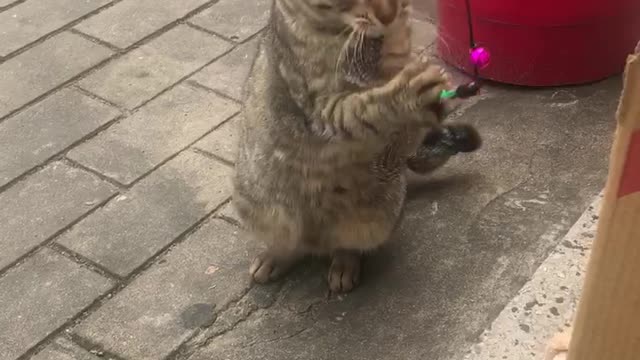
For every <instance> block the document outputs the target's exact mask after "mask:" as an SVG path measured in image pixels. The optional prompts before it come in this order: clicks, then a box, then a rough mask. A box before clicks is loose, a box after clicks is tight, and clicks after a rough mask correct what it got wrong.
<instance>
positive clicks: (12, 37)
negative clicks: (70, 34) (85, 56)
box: [0, 0, 111, 56]
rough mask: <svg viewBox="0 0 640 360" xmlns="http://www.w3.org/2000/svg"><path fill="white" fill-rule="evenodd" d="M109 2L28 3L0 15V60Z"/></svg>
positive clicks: (31, 0)
mask: <svg viewBox="0 0 640 360" xmlns="http://www.w3.org/2000/svg"><path fill="white" fill-rule="evenodd" d="M110 2H111V0H80V1H78V0H56V1H52V0H29V1H27V2H23V3H22V4H19V5H17V6H15V7H13V8H11V9H10V10H7V11H5V12H2V13H0V56H5V55H7V54H10V53H12V52H14V51H16V50H18V49H20V48H22V47H24V46H25V45H28V44H30V43H32V42H34V41H36V40H38V39H39V38H41V37H43V36H45V35H47V34H48V33H50V32H52V31H55V30H57V29H59V28H61V27H63V26H64V25H66V24H68V23H70V22H72V21H74V20H76V19H78V18H80V17H82V16H83V15H86V14H88V13H90V12H91V11H93V10H96V9H98V8H100V7H101V6H104V5H106V4H109V3H110ZM0 6H2V4H1V3H0Z"/></svg>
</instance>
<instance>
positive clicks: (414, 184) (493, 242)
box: [190, 78, 621, 360]
mask: <svg viewBox="0 0 640 360" xmlns="http://www.w3.org/2000/svg"><path fill="white" fill-rule="evenodd" d="M620 84H621V82H620V79H619V78H615V79H611V80H608V81H605V82H601V83H598V84H596V85H589V86H582V87H574V88H568V89H544V90H528V89H514V88H491V89H488V90H487V91H488V95H487V96H486V98H485V99H484V100H480V101H478V102H477V103H476V104H475V105H473V106H471V107H470V108H469V109H467V110H466V112H465V113H464V115H463V116H462V118H461V119H460V121H464V122H468V123H472V124H475V125H476V126H477V127H478V128H479V130H480V132H481V134H483V136H484V138H485V143H484V144H485V145H484V148H483V149H482V150H481V151H479V152H477V153H474V154H469V155H466V156H461V157H458V158H456V159H453V160H452V161H451V162H450V164H448V165H447V167H445V168H443V169H442V171H439V172H437V173H435V174H433V175H432V176H430V177H428V178H418V177H413V178H412V179H411V181H410V186H409V199H408V202H407V206H406V211H405V217H404V219H403V221H402V223H401V224H400V226H399V228H398V230H397V232H396V234H395V236H394V240H395V241H394V242H393V243H392V244H389V246H388V247H386V248H384V249H382V250H381V251H380V252H378V253H376V254H373V255H372V256H371V257H369V258H368V259H367V260H366V262H365V264H364V270H363V275H362V276H363V277H362V285H361V287H360V288H358V289H357V290H356V291H355V292H354V293H352V294H350V295H347V296H343V297H334V298H332V299H331V300H329V301H327V299H326V292H325V291H326V282H325V274H326V263H325V262H320V265H314V263H311V264H309V263H307V264H306V266H304V265H301V266H300V267H299V268H298V269H297V270H295V271H293V273H292V274H291V275H290V276H289V277H287V278H286V279H285V280H284V282H283V286H284V288H283V290H282V291H281V292H280V295H278V300H277V301H276V303H275V305H273V306H272V307H270V308H267V309H263V310H260V311H254V312H243V311H242V308H237V307H233V308H230V309H229V312H230V313H233V312H239V313H242V314H244V315H243V316H241V317H240V319H238V320H236V323H235V325H232V326H230V327H228V328H227V330H226V331H213V332H209V333H208V334H207V335H208V336H206V337H204V338H203V339H201V340H202V341H200V342H199V343H198V344H196V345H194V348H195V349H198V350H197V351H196V352H195V353H194V354H193V355H192V357H191V358H190V360H204V359H243V360H253V359H255V360H257V359H280V358H292V357H293V354H295V358H296V359H301V360H304V359H309V360H311V359H313V360H324V359H327V360H329V359H332V360H347V359H348V360H360V359H363V360H364V359H379V360H392V359H393V360H397V359H399V358H401V359H410V360H413V359H415V360H418V359H432V360H449V359H456V358H459V357H462V356H464V355H465V354H466V353H467V351H468V349H469V348H470V347H471V346H472V345H473V344H475V343H476V341H477V338H478V337H479V335H480V334H481V333H482V332H483V331H484V330H485V329H486V328H487V327H488V326H489V324H491V322H492V321H493V319H495V317H496V316H498V314H499V313H500V312H501V311H502V309H503V308H504V306H505V305H506V304H507V303H508V302H509V301H510V300H511V299H512V298H513V297H514V296H515V295H516V294H517V292H518V291H519V290H520V289H521V288H522V286H523V285H524V284H525V283H526V282H527V281H528V280H529V279H530V278H531V276H532V275H533V274H534V272H535V271H536V269H537V268H538V266H539V265H540V264H541V263H542V261H543V260H544V259H545V258H546V257H547V255H548V254H549V253H550V252H552V251H553V249H555V248H556V246H557V245H558V244H559V243H560V242H561V241H562V239H563V237H564V235H565V233H566V232H567V231H568V230H569V228H570V227H571V225H572V224H574V223H575V221H576V220H577V219H578V218H579V217H580V215H581V214H582V213H583V211H584V209H586V208H587V207H588V206H589V205H590V204H591V202H592V200H593V198H594V196H596V195H597V194H598V193H599V192H600V190H601V189H602V186H603V185H604V180H605V177H606V171H607V158H608V153H609V146H610V141H611V134H612V132H613V130H614V127H615V121H614V114H615V109H616V106H617V99H618V95H619V93H620ZM568 139H570V141H568ZM220 317H221V318H222V315H221V316H220ZM272 334H273V336H272ZM198 346H200V347H198Z"/></svg>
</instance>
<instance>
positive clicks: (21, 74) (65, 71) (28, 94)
mask: <svg viewBox="0 0 640 360" xmlns="http://www.w3.org/2000/svg"><path fill="white" fill-rule="evenodd" d="M110 55H111V51H109V50H108V49H107V48H105V47H103V46H100V45H98V44H95V43H93V42H91V41H89V40H86V39H84V38H82V37H81V36H78V35H75V34H70V33H66V32H64V33H61V34H58V35H56V36H54V37H52V38H51V39H48V40H47V41H45V42H43V43H42V44H39V45H38V46H36V47H34V48H32V49H29V50H28V51H26V52H24V53H22V54H20V55H18V56H16V57H14V58H11V59H9V60H7V61H6V62H4V63H2V64H0V117H3V116H5V115H7V114H8V113H9V112H11V111H13V110H16V109H18V108H19V107H21V106H23V105H25V104H27V103H28V102H30V101H32V100H33V99H35V98H36V97H38V96H40V95H42V94H43V93H45V92H47V91H49V90H51V89H53V88H55V87H56V86H58V85H60V84H62V83H64V82H65V81H68V80H70V79H71V78H73V77H74V76H76V75H77V74H79V73H80V72H82V71H84V70H87V69H89V68H91V67H92V66H94V65H96V64H98V63H99V62H100V61H102V60H104V59H106V58H107V57H109V56H110Z"/></svg>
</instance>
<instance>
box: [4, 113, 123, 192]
mask: <svg viewBox="0 0 640 360" xmlns="http://www.w3.org/2000/svg"><path fill="white" fill-rule="evenodd" d="M123 118H124V116H123V115H119V116H116V117H114V118H113V119H112V120H110V121H108V122H106V123H104V124H102V125H100V126H99V127H97V128H95V129H94V130H93V131H91V132H89V133H88V134H86V135H85V136H83V137H81V138H80V139H78V140H76V141H74V142H72V143H71V144H70V145H69V146H67V147H65V148H64V149H62V150H60V151H58V152H57V153H55V154H53V155H51V156H50V157H48V158H47V159H45V160H44V161H42V162H40V163H39V164H37V165H35V166H34V167H32V168H31V169H29V170H27V171H25V172H23V173H22V174H20V175H18V176H16V177H15V178H13V179H11V180H10V181H9V182H7V183H6V184H4V185H2V186H0V193H2V192H3V191H5V190H7V189H9V188H11V187H13V186H15V185H16V184H18V183H20V182H21V181H23V180H26V179H27V178H28V177H29V176H31V175H33V174H35V173H37V172H38V171H40V170H42V169H44V168H45V167H47V166H48V165H49V164H51V163H52V162H54V161H63V162H64V161H65V157H64V154H66V153H67V152H69V151H70V150H71V149H73V148H74V147H76V146H78V145H80V144H82V143H84V142H86V141H89V140H91V139H92V138H93V137H95V136H96V135H98V134H99V133H100V132H102V131H104V130H106V129H108V128H110V127H111V126H112V125H114V124H116V123H117V122H119V121H120V120H121V119H123ZM73 166H74V167H77V166H75V165H73ZM82 170H85V169H82ZM85 171H86V170H85ZM91 174H94V175H97V176H98V175H99V174H95V173H94V172H91ZM99 177H100V179H101V180H105V179H103V178H102V175H99ZM109 183H110V184H112V185H114V186H117V187H121V186H119V185H118V184H114V183H112V182H109Z"/></svg>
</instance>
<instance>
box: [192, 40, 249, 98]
mask: <svg viewBox="0 0 640 360" xmlns="http://www.w3.org/2000/svg"><path fill="white" fill-rule="evenodd" d="M257 50H258V41H257V40H252V41H249V42H248V43H246V44H243V45H240V46H238V47H237V48H236V49H234V50H233V51H231V52H230V53H229V54H227V55H225V56H223V57H222V58H220V59H219V60H216V61H215V62H214V63H213V64H211V65H209V66H207V67H206V68H204V69H202V70H201V71H199V72H198V73H197V74H195V75H194V76H193V77H192V78H191V79H192V80H195V81H196V82H198V83H200V84H202V85H204V86H207V87H209V88H211V89H214V90H218V91H220V92H221V93H223V94H225V95H227V96H230V97H232V98H234V99H236V100H242V89H243V86H244V82H245V80H246V79H247V77H248V76H249V70H250V69H251V64H252V63H253V59H254V57H255V55H256V53H257Z"/></svg>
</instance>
